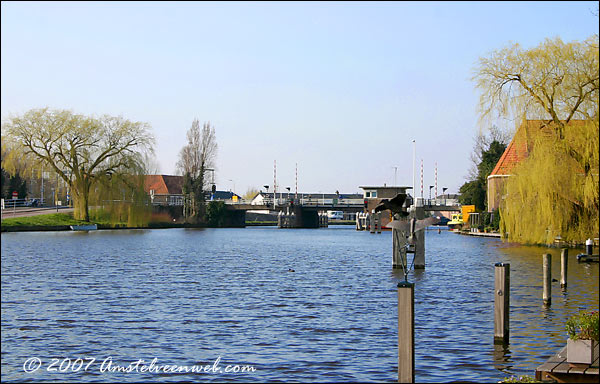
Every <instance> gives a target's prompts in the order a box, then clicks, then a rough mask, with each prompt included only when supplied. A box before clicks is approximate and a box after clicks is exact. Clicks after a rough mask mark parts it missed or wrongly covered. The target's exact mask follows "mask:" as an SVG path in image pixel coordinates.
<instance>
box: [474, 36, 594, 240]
mask: <svg viewBox="0 0 600 384" xmlns="http://www.w3.org/2000/svg"><path fill="white" fill-rule="evenodd" d="M598 55H599V49H598V35H597V34H596V35H593V36H591V37H590V38H588V39H586V40H585V41H583V42H579V41H574V42H570V43H564V42H563V41H562V40H560V39H559V38H557V39H554V40H551V39H547V40H545V41H544V42H543V43H541V44H540V45H539V46H537V47H533V48H531V49H523V48H522V47H521V46H520V45H519V44H514V45H511V46H509V47H507V48H504V49H501V50H499V51H495V52H493V53H492V54H491V55H489V57H485V58H481V59H480V61H479V66H478V67H477V68H476V71H475V76H474V78H473V79H474V80H475V81H476V84H477V88H479V90H480V91H481V95H480V113H481V114H480V117H481V122H482V123H484V124H485V125H489V124H490V122H491V121H495V120H496V119H503V120H505V121H506V120H512V121H515V122H518V123H519V124H521V125H522V124H524V123H525V121H526V120H532V119H535V120H540V121H541V122H542V123H543V124H542V125H543V126H544V127H545V129H544V134H540V133H539V132H538V133H537V134H536V133H535V132H533V136H531V137H528V138H527V140H528V144H529V142H530V143H531V147H530V148H529V149H528V150H527V154H528V158H527V159H526V160H525V161H523V162H522V163H521V164H520V165H519V166H518V167H517V168H516V169H515V170H514V172H513V175H512V176H510V177H509V180H508V181H507V182H506V184H505V186H506V190H505V195H506V198H505V199H504V201H503V203H502V204H501V228H503V229H504V230H505V231H506V232H507V234H508V238H509V240H514V241H519V242H525V243H551V242H552V241H553V240H554V238H555V237H556V236H561V237H562V238H563V239H567V240H573V241H577V242H579V241H582V240H584V239H585V238H587V237H590V236H593V235H594V234H597V233H598V209H599V207H598V135H599V131H598V115H599V112H598V101H599V97H598V94H599V76H598V74H599V68H598Z"/></svg>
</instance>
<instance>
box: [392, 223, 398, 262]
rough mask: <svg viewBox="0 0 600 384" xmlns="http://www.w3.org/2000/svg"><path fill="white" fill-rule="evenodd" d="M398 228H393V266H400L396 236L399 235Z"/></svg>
mask: <svg viewBox="0 0 600 384" xmlns="http://www.w3.org/2000/svg"><path fill="white" fill-rule="evenodd" d="M397 231H398V230H397V229H393V228H392V268H397V267H398V245H399V244H398V240H397V239H396V236H397V235H398V233H397Z"/></svg>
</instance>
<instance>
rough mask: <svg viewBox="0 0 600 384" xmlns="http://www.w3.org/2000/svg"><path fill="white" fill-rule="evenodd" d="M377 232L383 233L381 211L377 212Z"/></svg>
mask: <svg viewBox="0 0 600 384" xmlns="http://www.w3.org/2000/svg"><path fill="white" fill-rule="evenodd" d="M377 233H381V212H377Z"/></svg>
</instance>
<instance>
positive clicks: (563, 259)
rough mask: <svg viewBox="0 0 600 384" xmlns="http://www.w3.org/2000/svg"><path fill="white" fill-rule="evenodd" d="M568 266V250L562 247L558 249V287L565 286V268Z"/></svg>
mask: <svg viewBox="0 0 600 384" xmlns="http://www.w3.org/2000/svg"><path fill="white" fill-rule="evenodd" d="M568 267H569V250H568V249H567V248H563V249H562V250H561V251H560V287H561V288H563V289H564V288H567V270H568Z"/></svg>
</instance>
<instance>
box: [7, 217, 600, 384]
mask: <svg viewBox="0 0 600 384" xmlns="http://www.w3.org/2000/svg"><path fill="white" fill-rule="evenodd" d="M391 250H392V238H391V233H390V232H384V233H382V234H380V235H376V234H370V233H368V232H357V231H355V230H354V229H353V227H351V226H331V227H329V228H321V229H277V228H274V227H252V228H245V229H204V230H202V229H161V230H115V231H95V232H89V233H76V232H45V233H44V232H36V233H3V234H2V380H3V381H77V382H79V381H81V382H94V381H95V382H102V381H105V382H106V381H113V382H114V381H125V382H127V381H150V380H158V381H183V380H185V381H224V380H227V381H327V382H332V381H380V382H386V381H388V382H394V381H396V380H397V358H398V357H397V356H398V355H397V313H398V312H397V311H398V309H397V296H396V285H397V283H398V282H399V281H401V280H402V279H403V276H402V275H401V273H400V272H398V271H394V270H392V268H391V259H392V256H391ZM545 252H549V253H551V254H552V256H553V258H552V275H553V277H554V278H556V279H557V280H558V279H559V278H560V252H559V251H558V250H555V249H550V250H548V249H547V248H539V247H519V246H511V245H509V244H506V243H502V242H501V241H500V240H497V239H489V238H477V237H469V236H461V235H458V234H455V233H449V232H447V231H442V232H441V233H440V234H438V232H437V230H428V231H427V234H426V269H425V270H421V271H416V272H411V274H410V275H409V280H410V281H413V282H415V284H416V288H415V317H416V332H415V343H416V352H415V357H416V380H417V382H451V381H459V380H460V381H477V382H481V381H485V382H493V381H498V380H501V379H502V378H504V377H507V376H511V375H523V374H527V375H533V374H534V370H535V368H536V367H537V366H538V365H540V364H541V363H543V362H544V361H545V360H546V359H547V358H548V357H550V355H552V354H554V353H555V352H557V351H558V350H559V349H560V348H562V347H563V346H564V345H565V344H566V334H565V332H564V323H565V321H566V319H567V318H568V317H569V316H570V315H571V314H573V313H576V312H578V311H579V310H582V309H595V310H598V293H599V292H598V264H579V263H577V260H576V259H575V254H576V253H577V252H576V251H575V250H571V257H570V260H569V268H568V272H569V276H568V279H569V281H568V289H567V290H566V291H564V292H563V291H561V289H560V286H559V283H558V282H555V283H553V284H552V306H551V307H550V308H545V307H544V306H543V305H542V254H543V253H545ZM497 262H505V263H510V269H511V271H510V274H511V314H510V325H511V329H510V332H511V337H510V344H509V345H508V346H495V345H494V344H493V331H494V329H493V328H494V324H493V300H494V296H493V287H494V264H495V263H497ZM290 270H292V271H290ZM36 359H39V360H36ZM53 359H55V360H53ZM66 359H70V360H66ZM77 359H82V360H77ZM140 359H142V360H144V361H143V362H141V364H142V366H143V365H144V364H145V365H146V367H148V366H151V362H152V360H154V359H156V360H154V363H153V364H155V365H154V367H157V366H160V365H165V364H169V365H177V366H179V367H183V366H185V367H188V368H189V367H192V366H206V365H210V367H211V370H209V371H208V372H202V373H197V372H188V373H185V372H182V373H168V372H159V373H157V372H156V371H152V370H151V372H148V371H145V372H141V369H139V368H140V365H139V364H138V369H133V370H132V371H131V372H121V373H119V372H111V371H110V367H112V368H116V367H117V366H121V367H123V368H125V367H128V366H129V364H130V363H135V362H137V361H138V360H140ZM40 363H41V365H40ZM36 364H37V366H39V369H37V370H36ZM228 366H229V367H228ZM236 366H237V369H240V371H238V372H229V373H225V372H224V370H225V369H226V368H230V369H234V370H235V369H236ZM242 366H252V367H253V368H254V369H255V371H254V372H244V373H242V372H241V370H242ZM219 369H221V372H218V370H219ZM25 370H32V371H33V370H34V372H32V373H27V372H25ZM214 371H216V372H214Z"/></svg>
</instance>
